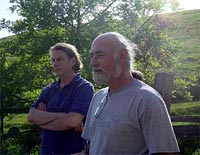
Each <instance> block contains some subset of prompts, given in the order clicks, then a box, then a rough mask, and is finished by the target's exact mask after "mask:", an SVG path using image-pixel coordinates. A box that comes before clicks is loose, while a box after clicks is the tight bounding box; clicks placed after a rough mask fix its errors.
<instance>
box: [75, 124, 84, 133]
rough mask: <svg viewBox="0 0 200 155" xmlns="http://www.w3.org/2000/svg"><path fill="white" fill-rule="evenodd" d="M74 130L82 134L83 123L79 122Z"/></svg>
mask: <svg viewBox="0 0 200 155" xmlns="http://www.w3.org/2000/svg"><path fill="white" fill-rule="evenodd" d="M74 130H75V131H76V132H82V131H83V122H81V123H80V124H79V125H77V126H76V127H75V129H74Z"/></svg>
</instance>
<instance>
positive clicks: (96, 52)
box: [90, 50, 105, 54]
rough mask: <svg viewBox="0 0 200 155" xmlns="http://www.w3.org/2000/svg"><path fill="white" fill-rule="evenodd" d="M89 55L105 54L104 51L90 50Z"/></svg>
mask: <svg viewBox="0 0 200 155" xmlns="http://www.w3.org/2000/svg"><path fill="white" fill-rule="evenodd" d="M90 53H93V54H98V53H105V52H104V51H91V50H90Z"/></svg>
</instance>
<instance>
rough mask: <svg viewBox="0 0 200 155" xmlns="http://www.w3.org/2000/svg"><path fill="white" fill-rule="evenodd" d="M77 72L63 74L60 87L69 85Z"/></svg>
mask: <svg viewBox="0 0 200 155" xmlns="http://www.w3.org/2000/svg"><path fill="white" fill-rule="evenodd" d="M74 76H75V73H72V74H67V75H63V76H62V77H60V87H61V88H63V87H64V86H65V85H68V84H69V83H70V82H71V81H72V80H73V78H74Z"/></svg>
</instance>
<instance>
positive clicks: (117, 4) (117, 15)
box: [0, 0, 176, 108]
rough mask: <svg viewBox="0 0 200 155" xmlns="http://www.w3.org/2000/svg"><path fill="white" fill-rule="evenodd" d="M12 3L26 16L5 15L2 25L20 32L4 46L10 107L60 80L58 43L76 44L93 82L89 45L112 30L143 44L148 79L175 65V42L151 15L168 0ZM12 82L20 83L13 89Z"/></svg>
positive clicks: (141, 63) (140, 63)
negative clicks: (53, 60) (54, 65)
mask: <svg viewBox="0 0 200 155" xmlns="http://www.w3.org/2000/svg"><path fill="white" fill-rule="evenodd" d="M11 3H13V6H12V7H11V10H12V11H16V12H18V14H19V15H21V16H22V17H23V18H22V19H20V20H17V21H15V22H12V21H6V20H2V21H1V26H0V27H1V28H7V29H9V30H10V31H12V32H14V33H15V34H16V36H15V37H14V38H13V40H9V41H7V42H6V44H7V45H8V46H7V45H5V43H1V45H0V48H1V49H2V51H4V52H5V53H6V54H8V55H7V56H6V59H10V60H12V61H10V62H9V63H8V62H4V64H3V67H2V71H3V72H4V75H5V76H4V78H5V77H6V78H5V79H3V82H4V85H3V86H2V88H1V89H2V90H3V91H4V92H3V93H4V94H5V98H6V99H5V102H4V103H5V104H6V106H7V107H13V106H18V107H20V108H21V107H24V105H27V106H25V107H28V105H30V104H31V103H32V102H33V100H34V99H35V98H36V96H37V95H38V94H39V92H40V90H41V89H42V88H43V87H44V86H45V85H46V84H48V83H49V82H51V81H53V80H55V77H54V75H53V73H52V71H51V68H50V64H49V59H48V49H49V48H50V47H51V46H52V45H54V44H55V43H57V42H68V43H71V44H74V45H76V47H77V48H78V51H79V53H80V54H81V56H82V58H83V62H84V66H85V69H84V71H83V72H82V73H83V76H84V77H86V78H87V79H88V80H90V81H92V77H91V72H90V68H89V59H88V58H89V54H88V50H89V48H90V44H91V42H92V40H93V38H94V37H95V36H97V35H98V34H99V33H102V32H106V31H117V32H120V33H122V34H123V35H125V36H126V37H127V38H129V39H130V40H131V41H134V42H136V43H137V44H138V47H139V48H140V50H139V51H137V53H136V54H137V55H136V62H137V68H138V69H140V70H141V71H142V72H144V73H145V75H148V76H147V77H145V78H146V79H147V80H148V81H150V82H149V83H152V81H153V77H154V73H155V70H156V69H158V68H162V67H163V66H165V65H166V64H167V66H168V67H170V64H171V60H172V59H166V58H167V57H168V56H169V55H170V54H171V55H174V53H173V52H172V48H171V44H170V43H169V44H168V40H167V39H166V38H165V37H164V35H163V34H162V33H161V32H160V31H158V30H155V28H154V27H153V26H152V24H151V23H150V22H149V19H151V18H150V17H151V16H150V15H151V14H152V13H154V14H155V13H156V12H159V10H160V9H161V7H162V6H163V5H164V1H162V0H156V1H153V0H151V1H149V0H131V1H123V0H118V1H115V0H98V1H97V0H48V1H47V0H34V1H32V0H11ZM174 47H175V46H174ZM173 49H175V48H173ZM166 50H167V52H166ZM175 51H176V49H175V50H174V52H175ZM160 57H162V58H160ZM2 58H3V56H2ZM170 58H171V57H170ZM158 60H159V61H158ZM163 60H164V61H163ZM152 70H153V72H152ZM13 77H15V78H13ZM22 79H23V81H22ZM10 83H12V84H14V85H16V87H15V88H12V85H11V84H10ZM11 90H12V91H11ZM10 94H11V96H12V97H9V96H10Z"/></svg>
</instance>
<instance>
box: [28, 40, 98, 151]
mask: <svg viewBox="0 0 200 155" xmlns="http://www.w3.org/2000/svg"><path fill="white" fill-rule="evenodd" d="M50 55H51V59H52V66H53V69H54V71H55V73H56V74H57V76H58V77H59V80H58V81H56V82H54V83H52V84H50V85H48V86H46V87H45V88H44V89H43V91H42V93H41V94H40V96H39V97H38V99H37V100H36V101H35V102H34V103H33V104H32V106H31V108H30V110H29V114H28V121H29V122H31V123H33V124H36V125H38V126H39V127H41V128H42V147H41V154H72V153H76V152H79V151H81V150H82V149H83V148H84V147H85V140H84V139H82V138H81V132H78V131H81V129H82V123H83V122H84V119H85V116H86V114H87V111H88V108H89V104H90V101H91V99H92V96H93V93H94V90H93V85H92V84H91V83H90V82H88V81H87V80H86V79H84V78H82V77H81V75H80V73H79V71H80V70H81V68H82V63H81V61H80V56H79V54H78V52H77V50H76V48H75V47H74V46H73V45H70V44H66V43H58V44H56V45H55V46H53V47H52V48H51V49H50Z"/></svg>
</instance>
